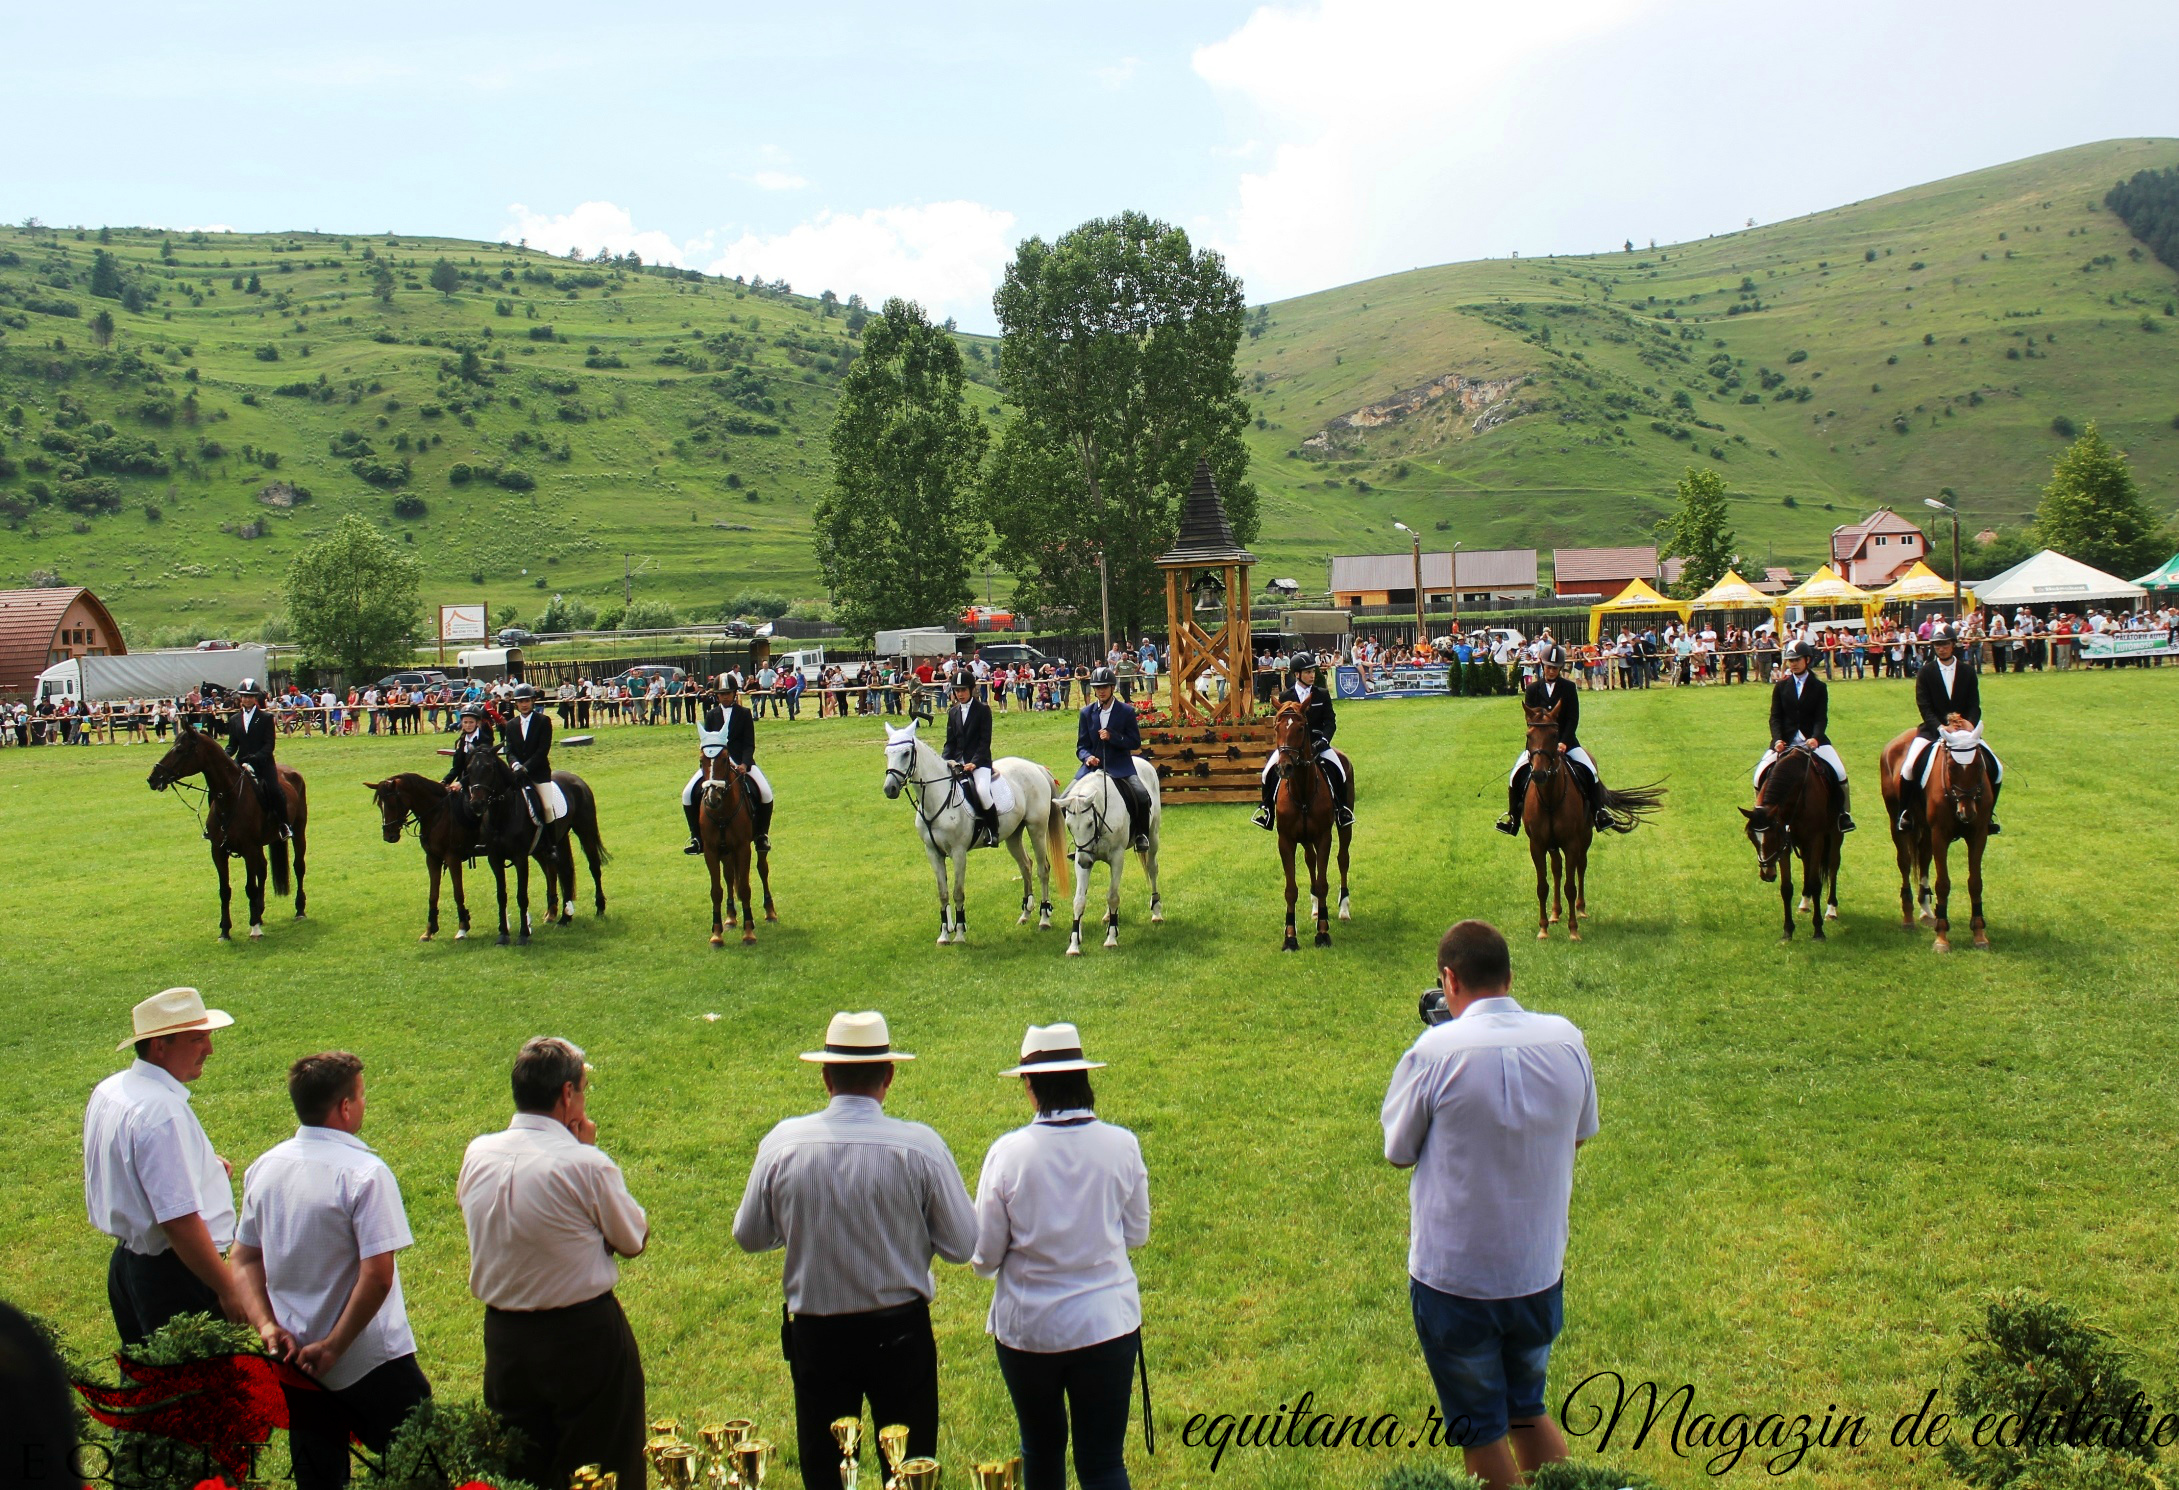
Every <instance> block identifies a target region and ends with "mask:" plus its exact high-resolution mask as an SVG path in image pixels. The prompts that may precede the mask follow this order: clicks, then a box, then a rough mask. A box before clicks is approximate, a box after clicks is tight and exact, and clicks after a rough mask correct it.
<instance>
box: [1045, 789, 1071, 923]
mask: <svg viewBox="0 0 2179 1490" xmlns="http://www.w3.org/2000/svg"><path fill="white" fill-rule="evenodd" d="M1052 784H1053V785H1054V786H1057V785H1058V784H1059V783H1058V779H1057V778H1056V777H1055V778H1054V779H1053V782H1052ZM1044 852H1045V854H1046V855H1047V856H1048V857H1049V858H1050V859H1051V861H1052V883H1054V884H1055V885H1057V886H1059V893H1060V894H1062V895H1069V896H1071V895H1073V894H1074V881H1073V880H1072V879H1070V878H1069V877H1068V876H1069V875H1070V873H1071V872H1072V870H1073V860H1074V855H1072V854H1070V853H1069V852H1067V815H1066V814H1065V813H1063V812H1061V811H1060V810H1059V799H1058V798H1057V797H1054V798H1053V799H1052V805H1051V806H1050V807H1048V808H1046V809H1045V812H1044Z"/></svg>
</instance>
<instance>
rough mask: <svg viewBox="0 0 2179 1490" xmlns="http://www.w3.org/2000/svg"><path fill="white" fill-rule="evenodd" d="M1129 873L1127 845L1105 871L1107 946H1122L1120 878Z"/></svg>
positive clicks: (1122, 846)
mask: <svg viewBox="0 0 2179 1490" xmlns="http://www.w3.org/2000/svg"><path fill="white" fill-rule="evenodd" d="M1126 872H1127V844H1126V842H1125V841H1124V840H1123V841H1122V842H1121V844H1120V851H1119V852H1118V853H1116V854H1114V855H1113V856H1112V862H1111V863H1110V864H1109V865H1107V866H1106V869H1105V945H1106V946H1108V947H1117V946H1118V945H1120V876H1121V875H1123V874H1125V873H1126Z"/></svg>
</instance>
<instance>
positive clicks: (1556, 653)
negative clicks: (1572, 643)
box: [1543, 647, 1566, 668]
mask: <svg viewBox="0 0 2179 1490" xmlns="http://www.w3.org/2000/svg"><path fill="white" fill-rule="evenodd" d="M1543 665H1544V666H1545V667H1559V668H1563V667H1564V666H1566V649H1565V648H1564V647H1553V648H1552V649H1551V650H1550V651H1548V652H1546V653H1544V654H1543Z"/></svg>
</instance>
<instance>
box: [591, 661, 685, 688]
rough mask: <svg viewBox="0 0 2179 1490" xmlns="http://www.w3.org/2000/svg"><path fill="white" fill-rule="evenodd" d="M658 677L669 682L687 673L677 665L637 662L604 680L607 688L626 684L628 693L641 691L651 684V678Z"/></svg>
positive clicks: (683, 678) (682, 677) (683, 676)
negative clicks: (626, 669) (622, 671)
mask: <svg viewBox="0 0 2179 1490" xmlns="http://www.w3.org/2000/svg"><path fill="white" fill-rule="evenodd" d="M653 678H660V679H663V680H664V681H666V682H668V683H671V682H672V681H673V680H674V679H676V678H680V679H682V680H684V681H685V680H686V679H687V678H688V673H687V672H685V671H684V670H682V669H681V668H678V667H668V666H667V665H666V664H665V663H663V662H639V663H637V664H636V665H635V666H634V667H631V668H629V669H628V671H626V672H624V673H616V674H615V675H613V676H612V677H610V678H607V679H606V680H605V682H606V686H607V687H609V688H618V687H620V686H621V685H622V684H624V683H625V684H626V685H627V686H628V691H629V692H630V693H641V692H643V691H644V690H645V689H647V688H649V687H650V686H651V679H653Z"/></svg>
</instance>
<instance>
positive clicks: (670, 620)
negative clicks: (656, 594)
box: [620, 600, 681, 631]
mask: <svg viewBox="0 0 2179 1490" xmlns="http://www.w3.org/2000/svg"><path fill="white" fill-rule="evenodd" d="M680 624H681V618H680V617H679V616H677V615H675V614H674V613H673V607H672V606H670V605H668V604H667V603H666V602H665V601H663V600H638V601H637V602H636V603H635V604H634V605H631V606H629V607H628V609H627V611H626V612H625V613H624V614H623V615H622V616H621V618H620V629H621V630H622V631H664V630H667V629H668V628H670V627H674V626H678V625H680Z"/></svg>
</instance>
